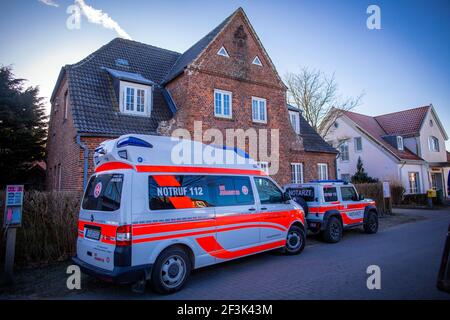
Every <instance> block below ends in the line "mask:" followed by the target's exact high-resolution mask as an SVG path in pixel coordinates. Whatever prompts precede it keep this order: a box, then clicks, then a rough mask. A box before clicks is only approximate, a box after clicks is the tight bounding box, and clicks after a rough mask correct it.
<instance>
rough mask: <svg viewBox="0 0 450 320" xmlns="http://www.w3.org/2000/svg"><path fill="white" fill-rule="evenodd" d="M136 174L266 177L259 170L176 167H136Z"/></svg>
mask: <svg viewBox="0 0 450 320" xmlns="http://www.w3.org/2000/svg"><path fill="white" fill-rule="evenodd" d="M136 171H138V172H175V173H212V174H243V175H257V176H262V175H267V174H266V173H265V172H264V171H261V170H246V169H230V168H207V167H178V166H150V165H137V166H136Z"/></svg>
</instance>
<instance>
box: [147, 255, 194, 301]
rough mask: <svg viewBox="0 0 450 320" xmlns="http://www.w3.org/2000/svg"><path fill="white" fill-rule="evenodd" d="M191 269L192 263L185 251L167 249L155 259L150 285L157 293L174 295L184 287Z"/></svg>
mask: <svg viewBox="0 0 450 320" xmlns="http://www.w3.org/2000/svg"><path fill="white" fill-rule="evenodd" d="M191 269H192V262H191V259H190V258H189V255H188V254H187V252H186V251H185V250H183V249H182V248H179V247H171V248H168V249H166V250H164V251H163V252H162V253H161V254H160V255H159V257H158V259H156V262H155V264H154V266H153V270H152V277H151V279H150V285H151V287H152V289H153V290H154V291H156V292H158V293H162V294H170V293H175V292H177V291H179V290H180V289H181V288H182V287H183V286H184V284H185V283H186V281H187V279H188V278H189V275H190V273H191Z"/></svg>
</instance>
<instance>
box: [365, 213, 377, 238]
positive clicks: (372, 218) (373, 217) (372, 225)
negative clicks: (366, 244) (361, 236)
mask: <svg viewBox="0 0 450 320" xmlns="http://www.w3.org/2000/svg"><path fill="white" fill-rule="evenodd" d="M364 232H365V233H369V234H373V233H377V232H378V215H377V214H376V213H375V212H373V211H369V213H368V214H367V217H366V219H365V221H364Z"/></svg>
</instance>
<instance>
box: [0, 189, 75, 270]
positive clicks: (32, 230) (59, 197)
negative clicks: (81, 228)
mask: <svg viewBox="0 0 450 320" xmlns="http://www.w3.org/2000/svg"><path fill="white" fill-rule="evenodd" d="M4 196H5V194H4V192H3V193H2V194H1V195H0V199H1V200H2V201H1V203H2V206H1V207H2V208H1V209H2V215H1V219H3V211H4ZM79 204H80V194H79V193H74V192H40V191H29V192H25V197H24V204H23V214H22V227H20V228H18V230H17V239H16V255H15V265H16V266H19V267H26V266H34V265H40V264H48V263H51V262H56V261H62V260H65V259H68V258H69V257H71V256H73V255H74V254H75V251H76V239H77V229H78V228H77V224H78V211H79ZM1 240H2V241H1V243H0V255H1V260H2V261H4V255H5V235H4V233H2V238H1Z"/></svg>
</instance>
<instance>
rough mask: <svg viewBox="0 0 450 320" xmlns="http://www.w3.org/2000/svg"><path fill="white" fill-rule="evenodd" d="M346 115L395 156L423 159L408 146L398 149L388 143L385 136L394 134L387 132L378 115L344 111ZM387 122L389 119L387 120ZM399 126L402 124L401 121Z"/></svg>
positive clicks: (403, 158)
mask: <svg viewBox="0 0 450 320" xmlns="http://www.w3.org/2000/svg"><path fill="white" fill-rule="evenodd" d="M344 115H345V116H347V117H348V118H349V119H350V120H351V121H353V122H354V123H355V124H356V125H357V126H358V127H359V128H360V130H362V131H365V132H366V133H367V134H368V135H369V136H370V137H372V138H373V139H375V141H376V142H377V143H378V144H379V145H381V146H382V147H383V148H384V149H386V150H388V151H389V152H391V153H392V154H393V155H394V156H395V157H397V158H398V159H401V160H423V159H422V158H420V157H419V156H417V155H416V154H414V153H413V152H411V151H410V150H408V148H406V147H404V150H398V149H397V148H395V147H394V146H392V145H391V144H390V143H388V142H387V141H386V140H385V139H384V138H383V137H386V136H389V135H393V134H392V133H389V132H387V131H386V130H385V129H384V128H383V127H382V126H381V125H380V123H379V122H378V121H377V119H376V118H377V117H370V116H366V115H364V114H360V113H356V112H351V111H344ZM386 122H387V120H386ZM398 126H399V127H401V126H402V125H401V124H400V123H399V124H398Z"/></svg>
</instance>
